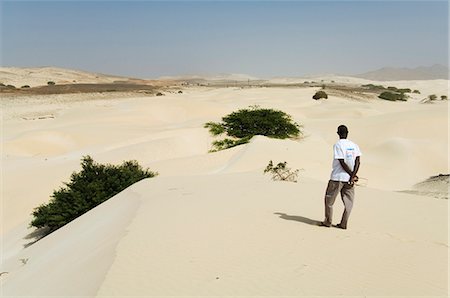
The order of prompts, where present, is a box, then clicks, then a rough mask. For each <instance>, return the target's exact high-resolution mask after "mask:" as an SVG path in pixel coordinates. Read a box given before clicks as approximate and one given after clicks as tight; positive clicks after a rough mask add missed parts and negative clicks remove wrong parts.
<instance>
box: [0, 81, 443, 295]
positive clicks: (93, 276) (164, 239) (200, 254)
mask: <svg viewBox="0 0 450 298" xmlns="http://www.w3.org/2000/svg"><path fill="white" fill-rule="evenodd" d="M336 80H338V79H336ZM352 80H353V79H352ZM361 82H364V83H365V81H361ZM446 82H448V81H446ZM375 83H376V82H375ZM401 84H402V82H398V85H396V84H395V83H393V82H390V85H394V86H397V87H404V86H403V85H401ZM405 84H406V83H405ZM409 84H410V85H409V86H412V85H414V86H420V88H421V89H420V90H421V92H422V94H421V95H420V96H422V97H423V96H424V94H432V93H438V95H441V94H440V93H442V92H447V91H446V89H445V88H444V87H445V85H444V84H443V82H442V81H440V80H439V81H427V82H425V83H424V82H420V81H419V82H409ZM411 88H416V87H411ZM315 91H316V89H314V88H305V89H295V88H253V89H237V88H223V89H206V88H204V89H194V88H190V89H186V90H184V93H183V94H168V95H167V96H165V97H161V98H159V97H139V98H125V99H124V98H122V99H119V98H103V99H96V100H83V101H72V100H65V101H64V100H63V101H61V100H55V98H57V97H52V96H49V97H46V98H44V99H42V98H41V99H40V100H39V101H35V100H34V99H32V98H30V99H27V104H24V103H23V102H19V101H16V100H14V101H13V100H7V99H5V98H2V99H1V100H2V117H3V119H4V121H3V127H2V128H3V130H2V132H3V135H2V171H3V179H2V180H3V181H2V182H3V193H2V207H3V208H2V210H3V214H2V266H1V268H0V271H2V272H3V271H5V272H8V273H7V274H3V275H2V276H1V277H0V279H1V283H2V290H3V293H4V295H6V296H8V295H34V296H39V295H41V296H48V295H57V296H69V295H85V296H90V297H94V296H99V297H102V296H120V297H123V296H126V295H144V296H152V295H153V296H167V295H174V296H179V295H193V296H196V295H210V296H212V295H225V296H233V295H234V296H236V295H257V296H261V295H271V296H281V295H294V296H299V295H330V296H333V295H354V296H361V297H363V296H364V295H366V296H373V295H386V296H392V295H393V296H399V295H423V296H435V295H442V296H445V295H446V294H447V290H448V288H447V276H448V275H447V263H448V262H447V253H448V244H447V243H448V242H447V241H448V239H447V236H448V229H447V218H448V217H447V203H448V202H447V200H439V199H435V198H432V197H425V196H414V195H410V194H405V193H399V192H395V191H394V190H404V189H409V188H411V187H412V185H414V184H416V183H417V182H419V181H422V180H424V179H426V178H427V177H429V176H432V175H437V174H439V173H448V128H447V124H448V104H447V103H444V102H439V103H436V104H420V103H419V101H420V99H421V97H420V96H416V97H414V98H412V99H411V100H410V101H409V102H406V103H391V102H385V101H381V100H376V101H371V102H368V101H355V100H347V99H345V98H338V97H330V98H329V99H328V100H327V101H314V100H312V99H311V96H312V95H313V94H314V92H315ZM67 98H70V96H68V97H67ZM254 104H257V105H260V106H262V107H272V108H277V109H282V110H283V111H286V112H287V113H289V114H291V115H292V116H293V118H294V120H295V121H297V122H299V123H301V124H302V125H303V128H304V137H303V138H302V139H300V140H272V139H268V138H265V137H256V138H254V139H253V140H252V142H251V143H250V144H247V145H245V146H240V147H237V148H233V149H230V150H226V151H222V152H217V153H207V152H208V150H209V149H210V144H211V141H212V138H211V137H210V136H209V135H208V132H207V131H206V129H204V128H203V127H202V126H203V124H204V123H205V122H207V121H218V120H220V118H221V117H222V116H224V115H226V114H227V113H229V112H231V111H234V110H236V109H238V108H244V107H248V106H249V105H254ZM26 115H28V116H29V115H38V116H39V115H52V117H47V118H45V117H44V118H42V119H39V117H24V116H26ZM27 119H28V120H27ZM33 119H34V120H33ZM341 123H345V124H347V125H348V126H349V129H350V136H349V138H350V139H352V140H354V141H355V142H357V143H358V144H359V145H360V147H361V148H362V151H363V154H364V155H363V157H362V167H361V172H360V177H363V178H365V181H366V183H367V187H358V189H357V202H356V205H355V209H354V212H353V214H352V217H351V219H350V220H351V222H350V228H349V230H346V231H343V230H338V229H335V228H332V229H326V228H320V227H317V226H316V225H315V224H316V223H317V221H320V220H322V217H323V202H322V200H323V192H324V189H325V186H326V181H327V179H328V175H329V172H330V165H331V146H332V144H333V143H334V142H335V141H336V133H335V130H336V127H337V126H338V125H339V124H341ZM86 154H90V155H92V156H93V157H94V159H95V160H98V161H100V162H111V163H119V162H121V161H122V160H129V159H136V160H138V161H139V162H140V163H141V164H143V165H145V166H148V167H150V168H151V170H155V171H158V172H159V173H160V176H159V177H157V178H153V179H148V180H144V181H142V182H139V183H137V184H136V185H133V186H132V187H130V188H129V189H127V190H125V191H124V192H122V193H121V194H119V195H118V196H116V197H115V198H113V199H111V200H110V201H108V202H107V203H105V204H103V205H101V206H99V207H98V208H95V209H94V210H92V211H91V212H89V213H87V214H85V215H84V216H82V217H80V218H79V219H77V220H75V221H73V222H72V223H70V224H69V225H67V226H65V227H63V228H62V229H60V230H58V231H57V232H55V233H53V234H52V235H50V236H48V237H46V238H44V239H42V240H41V241H39V242H37V243H35V244H33V245H30V246H28V245H27V244H29V243H30V242H32V241H33V239H32V238H30V237H26V236H27V235H28V234H30V233H31V232H32V230H27V224H28V223H29V221H30V213H31V211H32V209H33V208H34V207H36V206H38V205H39V204H41V203H45V202H46V201H47V200H48V198H49V195H50V194H51V192H52V190H54V189H56V188H58V187H59V186H61V185H62V184H61V183H62V182H63V181H67V180H68V179H69V176H70V174H71V172H72V171H76V170H78V169H79V160H80V158H81V156H83V155H86ZM270 159H272V160H274V161H275V162H278V161H288V164H289V166H291V167H293V168H298V169H302V171H301V172H300V176H301V177H300V180H299V183H283V182H273V181H271V180H270V178H269V177H268V176H264V175H263V173H262V171H263V169H264V167H265V166H266V165H267V163H268V161H269V160H270ZM424 210H426V212H424ZM341 211H342V207H341V204H340V203H339V202H338V203H337V204H336V211H335V212H336V213H335V214H336V215H335V222H337V221H338V220H339V216H340V213H341ZM24 245H27V248H24V247H23V246H24ZM21 259H22V260H23V261H22V260H21ZM24 262H25V264H24Z"/></svg>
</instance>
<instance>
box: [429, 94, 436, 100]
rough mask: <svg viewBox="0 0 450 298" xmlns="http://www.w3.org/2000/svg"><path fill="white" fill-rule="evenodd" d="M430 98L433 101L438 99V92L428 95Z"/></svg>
mask: <svg viewBox="0 0 450 298" xmlns="http://www.w3.org/2000/svg"><path fill="white" fill-rule="evenodd" d="M428 99H429V100H431V101H433V100H436V99H437V96H436V94H431V95H428Z"/></svg>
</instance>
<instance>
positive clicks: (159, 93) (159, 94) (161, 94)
mask: <svg viewBox="0 0 450 298" xmlns="http://www.w3.org/2000/svg"><path fill="white" fill-rule="evenodd" d="M156 96H164V94H163V93H161V92H158V93H156Z"/></svg>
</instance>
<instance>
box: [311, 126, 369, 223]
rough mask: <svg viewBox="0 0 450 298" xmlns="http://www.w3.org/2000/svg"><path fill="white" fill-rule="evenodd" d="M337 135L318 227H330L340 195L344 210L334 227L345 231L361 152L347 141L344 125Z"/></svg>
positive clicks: (356, 146)
mask: <svg viewBox="0 0 450 298" xmlns="http://www.w3.org/2000/svg"><path fill="white" fill-rule="evenodd" d="M337 134H338V135H339V141H337V142H336V144H334V146H333V155H334V159H333V170H332V171H331V177H330V181H329V182H328V186H327V190H326V193H325V220H324V221H323V222H321V223H320V225H321V226H324V227H330V226H331V220H332V217H333V204H334V201H335V200H336V197H337V195H338V194H339V193H340V194H341V198H342V201H343V202H344V206H345V210H344V213H343V214H342V219H341V222H340V223H339V224H338V225H336V227H337V228H341V229H347V222H348V218H349V216H350V212H351V211H352V207H353V200H354V198H355V188H354V184H355V182H357V181H358V176H356V173H358V170H359V165H360V156H361V151H360V150H359V147H358V145H356V144H355V143H353V142H352V141H350V140H347V135H348V129H347V127H346V126H345V125H340V126H339V127H338V129H337Z"/></svg>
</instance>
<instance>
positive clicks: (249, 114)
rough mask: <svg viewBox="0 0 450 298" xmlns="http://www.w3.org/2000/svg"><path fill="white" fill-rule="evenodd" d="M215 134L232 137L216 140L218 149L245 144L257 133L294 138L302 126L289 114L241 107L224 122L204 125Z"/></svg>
mask: <svg viewBox="0 0 450 298" xmlns="http://www.w3.org/2000/svg"><path fill="white" fill-rule="evenodd" d="M204 127H205V128H208V129H209V132H210V133H211V134H212V135H213V136H218V135H222V134H226V135H227V136H229V137H231V138H232V139H224V140H221V141H215V142H214V143H213V146H214V147H215V148H216V150H212V151H218V150H223V149H227V148H231V147H234V146H237V145H241V144H245V143H248V142H249V141H250V139H251V138H252V137H253V136H255V135H262V136H267V137H270V138H278V139H285V138H292V137H297V136H299V135H300V134H301V131H300V128H301V126H300V125H298V124H297V123H295V122H293V121H292V118H291V116H289V115H288V114H286V113H284V112H282V111H278V110H273V109H260V108H259V107H257V106H254V107H251V108H250V109H241V110H238V111H237V112H233V113H231V114H229V115H227V116H225V117H223V118H222V122H219V123H214V122H208V123H206V124H205V125H204Z"/></svg>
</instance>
